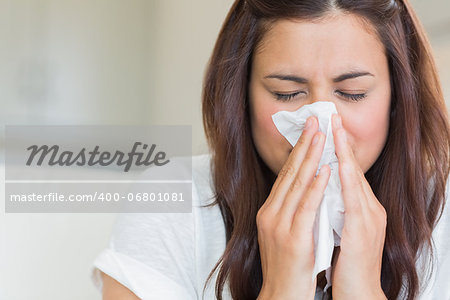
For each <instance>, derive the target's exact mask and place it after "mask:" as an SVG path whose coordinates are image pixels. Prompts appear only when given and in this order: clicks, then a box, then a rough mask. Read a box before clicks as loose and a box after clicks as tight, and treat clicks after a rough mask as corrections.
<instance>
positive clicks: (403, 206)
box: [202, 0, 450, 300]
mask: <svg viewBox="0 0 450 300" xmlns="http://www.w3.org/2000/svg"><path fill="white" fill-rule="evenodd" d="M333 11H337V12H344V13H352V14H355V15H358V16H360V17H362V20H364V21H366V22H368V23H369V24H371V25H372V26H373V28H375V29H376V34H377V35H378V37H379V39H380V40H381V41H382V43H383V44H384V47H385V53H386V56H387V58H388V64H389V71H390V80H391V91H392V94H391V115H390V124H389V132H388V137H387V141H386V144H385V146H384V148H383V150H382V152H381V154H380V156H379V157H378V159H377V160H376V162H375V163H374V164H373V166H372V167H371V168H370V169H369V170H368V171H367V172H366V174H365V175H366V178H367V180H368V182H369V183H370V185H371V187H372V190H373V192H374V193H375V195H376V197H377V198H378V200H379V201H380V202H381V203H382V205H383V206H384V207H385V209H386V212H387V218H388V219H387V220H388V222H387V229H386V239H385V245H384V251H383V261H382V273H381V284H382V288H383V291H384V292H385V294H386V296H387V297H388V299H395V298H396V297H398V295H399V293H400V291H401V289H404V292H405V293H406V294H405V295H406V296H405V297H406V299H413V298H414V297H416V296H417V295H418V293H419V277H418V274H417V272H416V267H415V262H416V260H417V258H418V254H419V253H420V252H421V250H422V247H425V249H429V250H431V251H430V252H429V253H430V254H431V255H432V241H431V234H432V230H433V228H434V227H435V225H436V223H437V221H438V220H439V218H440V216H441V214H442V210H443V208H444V205H445V185H446V181H447V177H448V174H449V171H450V157H449V155H450V154H449V149H450V128H449V123H448V116H447V110H446V106H445V103H444V99H443V93H442V90H441V87H440V83H439V78H438V74H437V71H436V67H435V63H434V60H433V57H432V53H431V49H430V46H429V41H428V40H427V37H426V35H425V32H424V29H423V27H422V25H421V24H420V22H419V20H418V19H417V17H416V14H415V13H414V11H413V9H412V7H411V5H410V4H409V1H408V0H358V1H354V0H279V1H273V0H245V1H243V0H237V1H235V2H234V4H233V5H232V7H231V9H230V11H229V13H228V15H227V17H226V19H225V22H224V24H223V26H222V28H221V30H220V33H219V36H218V39H217V41H216V44H215V47H214V51H213V53H212V56H211V58H210V61H209V64H208V66H207V70H206V73H205V78H204V85H203V94H202V109H203V125H204V129H205V133H206V138H207V141H208V145H209V147H210V150H211V155H212V160H211V164H212V165H211V167H212V177H213V185H214V186H213V188H214V192H215V195H214V202H213V203H210V204H209V205H208V206H211V205H216V204H217V205H219V208H220V211H221V213H222V217H223V220H224V224H225V229H226V241H227V244H226V249H225V251H224V253H223V255H222V256H221V258H220V259H219V261H218V262H217V264H216V265H215V267H214V268H213V270H212V271H211V272H210V274H209V276H208V279H207V281H206V282H205V286H204V289H203V291H204V290H205V288H206V285H207V284H208V282H209V281H210V279H211V278H212V275H213V273H214V272H215V271H216V270H217V269H218V267H219V266H220V270H219V272H218V275H217V282H216V286H215V294H216V297H217V298H218V299H222V291H223V288H224V286H225V282H226V281H227V280H228V281H229V282H228V283H229V288H230V292H231V295H232V297H233V299H236V300H240V299H256V298H257V296H258V294H259V292H260V289H261V286H262V279H263V278H262V270H261V259H260V253H259V245H258V239H257V227H256V214H257V212H258V210H259V208H260V207H261V206H262V205H263V203H264V201H265V200H266V198H267V197H268V195H269V193H270V189H271V187H272V185H273V183H274V181H275V178H276V174H273V172H272V171H271V170H270V169H269V168H268V166H267V165H266V164H265V163H264V161H263V160H262V159H261V158H260V156H259V155H258V152H257V151H256V148H255V145H254V143H253V139H252V134H251V127H250V115H249V109H248V107H249V103H248V99H247V93H248V80H249V75H250V68H251V62H252V55H253V54H254V52H255V49H256V48H257V47H258V45H259V43H260V41H261V40H262V38H263V36H264V34H265V33H266V32H267V31H268V30H269V29H270V24H272V22H273V21H276V20H279V19H293V20H295V19H306V20H314V19H317V18H320V17H324V16H326V15H327V14H328V13H330V12H333ZM429 183H432V184H429ZM431 255H430V256H428V257H431ZM403 283H405V286H403Z"/></svg>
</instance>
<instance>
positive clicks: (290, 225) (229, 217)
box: [97, 0, 450, 299]
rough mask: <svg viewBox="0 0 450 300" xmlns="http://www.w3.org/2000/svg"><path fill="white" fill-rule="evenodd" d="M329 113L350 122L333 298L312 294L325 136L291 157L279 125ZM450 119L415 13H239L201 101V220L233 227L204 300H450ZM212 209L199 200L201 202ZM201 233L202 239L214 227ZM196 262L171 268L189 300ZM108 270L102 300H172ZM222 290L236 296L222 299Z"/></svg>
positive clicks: (351, 6)
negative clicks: (277, 121)
mask: <svg viewBox="0 0 450 300" xmlns="http://www.w3.org/2000/svg"><path fill="white" fill-rule="evenodd" d="M316 101H330V102H333V103H334V104H335V106H336V108H337V111H338V114H339V115H334V116H333V135H334V141H335V146H336V155H337V157H338V160H339V176H340V180H341V182H342V196H343V200H344V205H345V217H344V229H343V232H342V237H341V246H340V247H338V248H336V249H335V251H334V257H333V268H332V270H333V271H332V288H330V289H328V290H327V291H326V293H322V291H323V289H324V286H325V282H324V274H323V273H321V274H319V275H318V276H317V278H316V279H315V280H313V281H312V280H311V275H312V269H313V265H314V243H313V234H312V227H313V223H314V219H315V215H316V211H317V208H318V206H319V204H320V201H321V199H322V196H323V191H324V189H325V187H326V185H327V182H328V178H329V175H330V169H329V167H328V166H323V167H322V168H321V170H320V172H319V175H318V176H317V177H315V176H314V175H315V174H316V171H317V168H318V162H319V159H320V157H321V154H322V149H323V145H324V140H325V138H324V134H323V133H321V132H318V124H317V120H316V119H315V118H310V119H309V121H308V126H307V129H305V130H304V132H303V133H302V136H301V137H300V139H299V141H298V142H297V144H296V145H295V147H293V148H292V146H291V145H290V144H289V143H288V142H287V141H286V139H285V138H284V137H283V136H282V135H281V134H280V133H279V132H278V131H277V129H276V127H275V125H274V124H273V122H272V119H271V116H272V115H273V114H274V113H276V112H278V111H281V110H286V111H295V110H297V109H299V108H300V107H302V106H303V105H306V104H311V103H314V102H316ZM446 111H447V110H446V107H445V104H444V100H443V96H442V91H441V88H440V84H439V80H438V76H437V73H436V69H435V66H434V62H433V58H432V55H431V51H430V47H429V43H428V41H427V39H426V36H425V34H424V31H423V28H422V26H421V25H420V23H419V21H418V20H417V17H416V15H415V13H414V12H413V10H412V8H411V5H410V4H409V2H408V1H407V0H403V1H401V0H392V1H391V0H379V1H375V0H361V1H352V0H286V1H271V0H245V1H236V2H235V3H234V4H233V6H232V8H231V10H230V12H229V14H228V16H227V18H226V20H225V23H224V25H223V27H222V30H221V32H220V34H219V37H218V40H217V42H216V46H215V49H214V51H213V54H212V57H211V60H210V62H209V66H208V69H207V72H206V77H205V83H204V90H203V121H204V126H205V132H206V136H207V139H208V143H209V146H210V149H211V166H212V168H211V174H209V173H207V175H206V176H209V177H211V180H210V181H204V182H203V183H201V184H199V180H197V181H196V179H195V175H193V177H194V182H197V183H196V185H197V186H199V185H202V186H206V185H210V188H211V190H212V191H214V200H215V201H214V203H210V204H209V205H208V207H206V208H203V209H211V208H215V209H216V210H215V212H216V213H217V211H218V210H220V217H221V218H222V219H223V224H219V225H217V224H216V225H214V226H223V229H224V231H223V232H224V233H225V237H224V238H225V243H226V245H225V243H224V245H223V249H220V246H221V244H220V242H219V241H221V238H222V237H221V236H220V235H216V236H214V235H212V234H211V235H210V236H209V237H210V239H209V240H207V241H206V242H207V243H210V245H213V244H218V245H219V247H218V248H216V249H220V251H219V252H220V253H221V254H223V255H221V257H220V259H219V261H218V262H217V264H216V265H215V268H214V269H213V270H212V271H211V273H210V274H209V275H210V276H209V277H208V281H207V282H203V281H202V280H200V281H202V282H201V283H202V284H203V283H205V286H204V287H205V288H206V287H207V284H208V283H209V284H211V282H213V281H211V279H213V278H214V277H213V274H216V275H217V278H214V281H216V282H215V288H216V290H215V296H216V297H217V298H218V299H230V298H231V297H232V298H233V299H256V298H258V299H313V298H315V299H322V298H323V297H330V296H332V297H333V298H334V299H386V298H387V299H417V298H420V299H448V298H449V297H450V289H449V287H448V286H447V285H448V282H449V280H450V274H449V273H448V271H446V270H448V269H449V268H450V265H449V264H450V253H449V250H446V249H444V246H445V244H447V245H448V244H449V243H450V238H449V237H448V236H449V234H448V232H449V230H450V212H449V209H448V205H447V206H445V205H444V204H445V201H446V198H445V197H446V182H447V180H448V174H449V171H450V162H449V148H450V130H449V125H448V117H447V112H446ZM194 165H195V164H194ZM206 165H207V164H205V163H204V164H203V167H205V166H206ZM194 169H195V167H194ZM194 173H195V172H194ZM197 189H198V187H197ZM447 189H448V186H447ZM205 195H207V193H206V194H203V196H202V193H198V197H199V198H200V202H202V201H201V199H202V197H203V198H207V196H205ZM447 197H448V191H447ZM212 212H213V210H203V211H202V210H199V211H198V212H197V216H196V217H195V216H194V218H195V220H197V219H202V220H205V219H206V220H212V218H209V219H208V218H207V217H205V216H206V215H207V214H210V215H212V214H213V213H212ZM200 214H202V215H201V218H200V217H199V215H200ZM194 215H195V213H194ZM216 215H217V214H216ZM145 218H148V219H150V218H163V219H164V218H165V217H163V216H151V215H150V216H147V217H145ZM167 220H170V221H171V222H179V223H180V222H182V221H177V220H175V218H173V219H170V217H167ZM145 222H147V221H145ZM148 222H152V221H148ZM189 222H190V221H189ZM194 224H195V226H194V227H195V230H194V232H196V233H195V234H197V232H203V231H202V230H204V228H203V227H208V226H210V225H211V224H209V223H205V222H204V223H198V222H197V221H194ZM217 228H218V227H217ZM217 232H219V233H220V232H221V231H217ZM141 234H142V235H143V236H145V235H146V234H149V233H148V231H147V233H145V232H142V233H141ZM199 236H200V235H199ZM196 238H197V237H196ZM191 242H192V241H191ZM188 243H189V242H186V245H187V244H188ZM194 243H195V241H194ZM161 244H164V242H163V241H161ZM149 247H150V248H146V249H145V250H146V251H147V252H152V251H155V249H156V250H157V249H158V247H159V246H158V244H156V243H153V244H152V245H151V246H149ZM197 247H199V246H198V244H196V245H195V249H194V250H192V249H191V250H189V251H193V253H194V254H193V256H192V257H194V260H195V266H194V267H192V269H193V270H194V271H192V272H187V271H186V270H187V269H189V267H186V268H178V269H177V268H172V267H170V264H169V263H168V264H167V270H166V271H167V272H166V275H167V277H170V278H172V281H171V282H176V283H174V284H173V286H174V289H175V286H176V289H178V288H180V285H181V286H182V289H184V290H185V291H187V292H186V297H185V298H186V299H187V298H196V297H198V298H199V299H201V297H202V292H204V291H202V290H201V289H199V288H198V286H199V283H198V282H197V283H193V284H192V282H191V283H189V280H187V278H190V275H192V274H194V273H195V272H198V270H199V268H198V267H196V266H198V264H199V261H201V260H202V259H205V260H206V257H205V258H203V257H199V255H198V253H203V254H205V255H206V254H207V253H205V252H199V251H198V249H197ZM188 248H189V247H186V248H182V249H188ZM202 249H208V248H207V246H204V247H203V248H202ZM143 253H145V251H143ZM153 253H154V252H153ZM142 255H145V254H142ZM149 255H150V254H149ZM171 255H173V256H176V255H177V254H176V253H172V252H171ZM140 259H142V257H141V258H140ZM155 259H156V258H155ZM175 261H178V260H177V259H175ZM147 266H149V267H150V268H151V267H152V264H151V263H149V264H148V265H147ZM97 267H98V268H99V269H101V270H102V271H104V273H106V274H108V275H109V276H108V275H106V274H103V278H104V289H103V291H104V298H105V299H119V298H117V296H114V295H115V293H118V292H123V293H124V294H123V295H124V296H122V298H120V299H136V296H135V295H134V294H136V295H138V296H140V295H141V296H140V297H141V298H148V299H152V297H153V296H154V297H155V299H157V298H162V297H164V296H163V294H161V293H163V292H161V293H160V292H158V293H159V294H154V295H151V293H149V294H146V295H145V296H142V295H144V293H141V292H140V291H138V288H136V285H135V286H133V287H132V284H126V283H124V282H125V281H121V278H120V276H116V277H114V274H113V273H114V272H112V271H111V272H108V271H106V272H105V270H106V269H107V267H103V268H102V266H101V265H100V266H99V264H97ZM160 270H161V272H160V273H161V274H163V273H164V272H165V271H164V270H163V269H160ZM177 270H178V272H177ZM216 271H217V272H216ZM446 272H447V273H446ZM175 273H176V275H173V274H175ZM111 274H112V275H111ZM180 274H183V275H180ZM189 274H190V275H189ZM195 274H196V273H195ZM179 275H180V276H181V277H182V278H181V277H179ZM164 276H165V275H161V276H160V277H161V278H163V277H164ZM113 278H116V279H117V280H118V281H121V283H122V284H121V283H118V282H117V281H115V280H114V279H113ZM198 278H202V277H201V276H200V277H198V276H197V277H196V280H197V281H199V279H198ZM430 279H431V280H430ZM429 282H432V283H433V284H429V285H427V284H426V283H429ZM148 284H149V285H150V286H151V284H152V283H150V282H149V283H148ZM191 284H192V285H193V286H194V287H192V285H191ZM124 286H127V287H128V289H127V288H125V287H124ZM155 286H156V284H155ZM130 287H132V288H130ZM224 288H225V291H227V290H229V294H230V295H225V297H222V291H223V290H224ZM168 289H170V288H168ZM130 290H131V291H133V292H131V291H130ZM189 290H190V292H188V291H189ZM133 293H134V294H133ZM188 294H189V296H188ZM125 295H126V296H125ZM126 297H128V298H126ZM168 298H169V297H168V296H167V297H166V299H168ZM174 299H175V298H174ZM206 299H210V298H206Z"/></svg>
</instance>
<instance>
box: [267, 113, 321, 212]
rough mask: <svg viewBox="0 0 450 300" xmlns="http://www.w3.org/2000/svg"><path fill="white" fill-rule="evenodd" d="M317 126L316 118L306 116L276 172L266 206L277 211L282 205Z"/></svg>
mask: <svg viewBox="0 0 450 300" xmlns="http://www.w3.org/2000/svg"><path fill="white" fill-rule="evenodd" d="M318 128H319V124H318V121H317V118H316V117H310V118H308V120H307V122H306V124H305V128H304V130H303V132H302V134H301V136H300V138H299V139H298V141H297V143H296V144H295V146H294V148H293V149H292V151H291V153H290V154H289V157H288V159H287V161H286V162H285V164H284V165H283V167H282V168H281V170H280V171H279V172H278V176H277V179H276V180H275V183H274V185H273V187H272V191H271V193H270V195H269V197H268V199H267V201H266V204H267V206H270V207H271V209H273V210H274V211H276V212H278V211H279V209H280V207H281V206H282V203H283V201H284V198H285V196H286V194H287V192H288V190H289V186H290V185H291V183H292V181H293V180H294V178H295V176H296V174H297V172H298V169H299V167H300V165H301V163H302V161H303V160H304V158H305V155H306V153H307V151H308V149H309V147H310V145H311V142H312V139H313V136H314V134H315V133H316V132H317V130H318Z"/></svg>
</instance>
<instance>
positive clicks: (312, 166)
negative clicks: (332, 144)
mask: <svg viewBox="0 0 450 300" xmlns="http://www.w3.org/2000/svg"><path fill="white" fill-rule="evenodd" d="M324 145H325V135H324V134H323V133H322V132H317V133H316V134H315V136H314V138H313V142H312V143H311V147H310V148H309V149H308V152H307V154H306V156H305V159H304V160H303V162H302V165H301V166H300V169H299V171H298V173H297V175H296V176H295V178H294V180H293V181H292V183H291V185H290V187H289V191H288V193H287V194H286V197H285V200H284V203H283V206H282V207H281V209H280V214H281V215H282V216H283V217H282V218H281V219H283V220H286V222H289V224H288V225H289V226H290V225H291V224H290V222H291V220H292V217H293V215H294V213H295V210H296V208H297V206H298V204H299V201H300V199H301V198H302V197H303V194H305V192H306V191H307V190H308V188H309V186H310V185H311V183H312V182H313V180H314V176H315V175H316V172H317V168H318V167H319V162H320V158H321V156H322V152H323V147H324Z"/></svg>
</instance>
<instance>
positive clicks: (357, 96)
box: [336, 91, 367, 101]
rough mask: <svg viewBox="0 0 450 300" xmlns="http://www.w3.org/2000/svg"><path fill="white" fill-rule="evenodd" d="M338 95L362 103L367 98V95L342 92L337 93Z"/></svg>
mask: <svg viewBox="0 0 450 300" xmlns="http://www.w3.org/2000/svg"><path fill="white" fill-rule="evenodd" d="M336 93H337V94H338V95H340V96H342V97H344V98H347V99H350V100H352V101H360V100H362V99H364V98H366V97H367V94H366V93H361V94H348V93H344V92H341V91H336Z"/></svg>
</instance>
